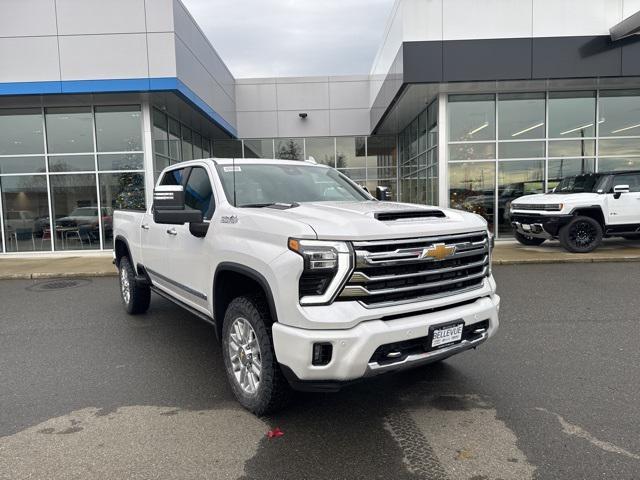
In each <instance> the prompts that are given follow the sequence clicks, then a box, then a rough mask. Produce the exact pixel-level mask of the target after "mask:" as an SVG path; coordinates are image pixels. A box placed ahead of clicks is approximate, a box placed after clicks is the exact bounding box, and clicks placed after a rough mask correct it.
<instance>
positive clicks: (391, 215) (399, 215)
mask: <svg viewBox="0 0 640 480" xmlns="http://www.w3.org/2000/svg"><path fill="white" fill-rule="evenodd" d="M374 217H375V218H376V220H380V221H381V222H394V221H397V220H413V219H418V218H446V215H445V214H444V212H443V211H442V210H399V211H396V212H377V213H375V214H374Z"/></svg>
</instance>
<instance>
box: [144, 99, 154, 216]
mask: <svg viewBox="0 0 640 480" xmlns="http://www.w3.org/2000/svg"><path fill="white" fill-rule="evenodd" d="M151 114H152V109H151V102H150V101H149V96H148V95H142V144H143V148H144V199H145V204H146V206H147V210H148V209H149V208H151V204H152V203H153V186H154V184H155V181H154V168H153V118H152V116H151Z"/></svg>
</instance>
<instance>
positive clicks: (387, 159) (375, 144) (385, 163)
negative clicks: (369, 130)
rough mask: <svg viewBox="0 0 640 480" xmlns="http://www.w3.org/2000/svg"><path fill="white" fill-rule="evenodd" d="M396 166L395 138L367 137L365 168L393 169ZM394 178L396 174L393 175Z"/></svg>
mask: <svg viewBox="0 0 640 480" xmlns="http://www.w3.org/2000/svg"><path fill="white" fill-rule="evenodd" d="M397 164H398V158H397V155H396V138H395V137H393V136H382V135H381V136H374V137H367V168H380V167H386V168H390V169H393V170H394V172H395V168H396V166H397ZM393 176H394V177H395V176H396V174H395V173H394V174H393Z"/></svg>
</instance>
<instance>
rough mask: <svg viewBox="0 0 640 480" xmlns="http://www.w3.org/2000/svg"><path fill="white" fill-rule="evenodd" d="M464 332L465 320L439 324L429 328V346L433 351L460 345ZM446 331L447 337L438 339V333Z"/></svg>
mask: <svg viewBox="0 0 640 480" xmlns="http://www.w3.org/2000/svg"><path fill="white" fill-rule="evenodd" d="M463 330H464V320H463V319H458V320H453V321H451V322H447V323H439V324H437V325H431V326H430V327H429V336H428V341H429V343H428V346H429V348H431V349H438V348H442V347H447V346H451V345H455V344H456V343H460V342H461V341H462V332H463ZM438 331H446V332H447V335H446V336H442V337H438V338H436V335H437V334H436V332H438Z"/></svg>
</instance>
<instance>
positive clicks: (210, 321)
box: [151, 285, 220, 339]
mask: <svg viewBox="0 0 640 480" xmlns="http://www.w3.org/2000/svg"><path fill="white" fill-rule="evenodd" d="M151 290H152V291H153V293H157V294H158V295H160V296H161V297H162V298H164V299H166V300H169V301H170V302H172V303H175V304H176V305H177V306H179V307H180V308H183V309H184V310H186V311H187V312H189V313H191V314H192V315H195V316H196V317H198V318H199V319H200V320H204V321H205V322H207V323H208V324H210V325H213V328H214V329H215V331H216V337H217V338H218V339H220V332H218V326H217V325H216V322H215V320H214V319H213V318H211V317H210V316H209V315H207V314H205V313H202V312H201V311H199V310H196V309H195V308H193V307H191V306H189V305H187V304H186V303H184V302H183V301H181V300H178V299H177V298H173V297H172V296H171V295H169V294H168V293H166V292H164V291H162V290H160V289H159V288H158V287H155V286H153V285H151Z"/></svg>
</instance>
